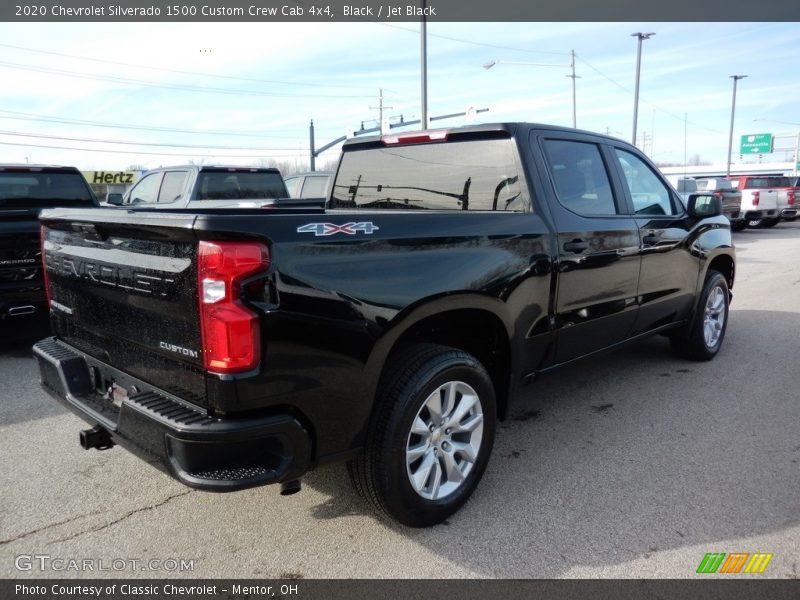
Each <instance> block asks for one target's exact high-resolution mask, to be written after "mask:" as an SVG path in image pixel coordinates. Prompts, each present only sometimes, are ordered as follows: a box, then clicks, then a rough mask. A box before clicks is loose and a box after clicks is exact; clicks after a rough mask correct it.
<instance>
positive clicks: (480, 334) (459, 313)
mask: <svg viewBox="0 0 800 600" xmlns="http://www.w3.org/2000/svg"><path fill="white" fill-rule="evenodd" d="M422 342H428V343H432V344H440V345H443V346H451V347H453V348H458V349H460V350H463V351H465V352H469V353H470V354H472V355H473V356H474V357H475V358H477V359H478V360H479V361H480V362H481V364H482V365H483V366H484V367H485V368H486V370H487V371H488V373H489V376H490V377H491V379H492V384H493V385H494V391H495V397H496V398H497V416H498V417H499V418H500V419H504V418H505V416H506V409H507V406H508V394H509V382H510V372H511V357H510V348H509V341H508V334H507V333H506V329H505V327H504V325H503V323H502V321H500V319H499V318H498V317H496V316H495V315H493V314H492V313H490V312H488V311H485V310H479V309H460V310H454V311H448V312H445V313H440V314H438V315H433V316H430V317H427V318H425V319H422V320H421V321H419V322H418V323H415V324H414V325H412V326H411V327H409V329H408V330H407V331H405V332H404V333H403V334H402V335H401V336H400V338H398V340H397V341H396V342H395V346H394V349H397V348H399V347H400V346H404V345H406V344H409V343H422Z"/></svg>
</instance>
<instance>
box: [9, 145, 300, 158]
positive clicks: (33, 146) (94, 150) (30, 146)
mask: <svg viewBox="0 0 800 600" xmlns="http://www.w3.org/2000/svg"><path fill="white" fill-rule="evenodd" d="M0 145H2V146H19V147H23V148H47V149H50V150H75V151H77V152H96V153H98V154H106V153H112V154H131V155H137V154H144V155H147V156H209V154H208V153H199V154H198V153H193V152H139V151H137V150H107V149H105V148H77V147H74V146H46V145H43V144H21V143H15V142H2V141H0ZM211 156H216V157H219V158H295V157H298V156H300V155H298V154H265V155H256V154H212V155H211Z"/></svg>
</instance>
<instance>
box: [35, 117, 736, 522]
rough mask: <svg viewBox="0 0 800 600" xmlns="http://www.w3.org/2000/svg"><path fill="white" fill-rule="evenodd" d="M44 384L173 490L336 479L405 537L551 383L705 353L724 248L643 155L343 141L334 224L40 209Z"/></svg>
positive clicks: (562, 147)
mask: <svg viewBox="0 0 800 600" xmlns="http://www.w3.org/2000/svg"><path fill="white" fill-rule="evenodd" d="M41 219H42V222H43V226H44V228H43V232H44V255H45V256H44V258H45V264H46V272H47V277H48V279H49V294H50V306H51V319H52V324H53V327H54V331H55V334H56V335H55V337H52V338H48V339H45V340H42V341H40V342H39V343H37V344H36V346H35V348H34V350H35V353H36V355H37V357H38V360H39V365H40V370H41V381H42V385H43V386H44V389H45V390H47V391H48V392H49V393H50V394H52V395H53V396H54V397H55V398H56V399H57V400H59V401H61V402H62V403H64V404H65V405H66V406H67V407H68V408H70V409H71V410H73V411H74V412H75V413H77V414H78V415H79V416H80V417H82V418H83V419H84V420H86V421H88V422H89V423H90V424H91V425H93V426H94V428H93V429H87V430H84V431H82V432H81V436H80V439H81V443H82V445H83V446H84V447H85V448H107V447H110V446H112V445H114V444H115V443H118V444H120V445H122V446H124V447H127V448H128V449H130V450H132V451H134V452H136V453H138V454H139V455H140V456H142V457H143V458H145V459H146V460H148V461H149V462H151V463H153V464H156V465H160V466H161V467H162V468H163V469H165V470H166V471H167V472H169V473H170V474H171V475H173V476H174V477H176V478H177V479H178V480H180V481H181V482H183V483H185V484H186V485H189V486H192V487H196V488H200V489H205V490H218V491H224V490H234V489H239V488H244V487H249V486H255V485H260V484H268V483H281V486H282V493H284V494H288V493H292V492H294V491H297V490H298V489H299V478H300V477H301V476H302V475H303V474H304V473H305V472H307V471H308V470H310V469H312V468H314V467H315V466H316V465H319V464H320V463H323V462H325V461H331V460H349V461H350V462H349V464H350V467H351V469H350V471H351V473H352V475H353V480H354V483H355V485H356V487H357V489H358V490H359V491H360V492H361V493H362V494H363V495H364V496H366V497H367V498H368V499H369V500H370V501H372V502H373V503H374V504H375V505H376V506H377V507H378V508H379V509H380V510H382V511H384V512H385V513H386V514H388V515H390V516H391V517H392V518H394V519H397V520H398V521H400V522H402V523H405V524H408V525H412V526H426V525H431V524H434V523H437V522H439V521H441V520H443V519H444V518H446V517H447V516H448V515H450V514H452V513H453V512H454V511H456V510H457V509H458V508H459V507H460V506H461V505H462V504H463V503H464V502H465V501H466V500H467V498H468V497H469V496H470V494H471V493H472V491H473V490H474V489H475V487H476V485H477V484H478V481H479V480H480V478H481V475H482V474H483V472H484V470H485V468H486V466H487V463H488V461H489V456H490V452H491V449H492V444H493V440H494V436H495V429H496V423H497V420H498V419H503V418H504V417H505V416H506V414H507V412H508V403H509V401H510V399H512V398H513V397H515V396H517V395H518V393H519V392H520V390H522V389H523V388H524V387H525V386H526V385H527V384H529V383H530V382H532V380H533V379H534V378H535V377H536V376H537V375H539V374H541V373H543V372H546V371H548V370H550V369H552V368H554V367H557V366H560V365H564V364H565V363H570V362H572V361H574V360H576V359H579V358H582V357H586V356H589V355H592V354H594V353H596V352H598V351H601V350H605V349H608V348H613V347H617V346H619V345H621V344H623V343H627V342H631V341H635V340H638V339H640V338H643V337H645V336H649V335H653V334H656V333H663V334H665V335H668V336H669V338H670V339H671V342H672V345H673V346H674V348H675V349H676V350H677V351H678V352H679V353H680V354H682V355H684V356H686V357H688V358H692V359H697V360H708V359H711V358H713V357H714V356H715V355H716V354H717V352H718V351H719V349H720V347H721V345H722V341H723V338H724V334H725V327H726V324H727V320H728V306H729V302H730V298H731V295H730V290H731V288H732V286H733V281H734V274H735V267H734V265H735V255H734V250H733V246H732V243H731V232H730V226H729V223H728V220H727V219H726V218H725V217H724V216H722V215H721V206H720V203H719V200H718V199H716V198H714V197H713V196H710V195H706V196H704V195H697V196H692V197H691V198H689V200H688V203H687V206H686V207H684V204H683V203H682V202H681V200H680V198H678V197H677V195H676V193H675V192H674V190H672V188H671V187H670V186H669V185H668V184H667V182H666V181H665V180H664V179H663V177H662V176H661V175H660V174H659V172H658V170H657V169H656V168H655V167H654V166H653V165H652V164H651V163H650V161H649V160H648V159H647V158H646V157H645V156H643V155H642V154H641V153H640V152H639V151H638V150H637V149H636V148H634V147H632V146H630V145H628V144H626V143H624V142H621V141H619V140H615V139H611V138H608V137H604V136H600V135H595V134H592V133H588V132H581V131H576V130H570V129H562V128H556V127H549V126H542V125H532V124H500V125H482V126H475V127H469V128H460V129H452V130H431V131H422V132H414V133H407V134H401V135H393V136H385V137H375V138H369V139H358V140H351V141H349V142H348V143H346V144H345V145H344V147H343V152H342V157H341V160H340V163H339V167H338V170H337V173H336V177H335V180H334V183H333V186H332V189H331V192H330V197H329V198H328V204H327V207H326V208H325V209H314V208H273V209H271V210H264V209H262V210H246V209H243V210H205V211H204V210H195V211H164V210H160V211H147V210H130V211H125V210H120V209H94V210H63V209H62V210H53V211H47V212H46V213H43V214H42V217H41Z"/></svg>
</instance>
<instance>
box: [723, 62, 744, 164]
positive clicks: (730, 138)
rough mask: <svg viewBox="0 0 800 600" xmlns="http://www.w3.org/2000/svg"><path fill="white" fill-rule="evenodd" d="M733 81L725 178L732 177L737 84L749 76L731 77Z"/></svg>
mask: <svg viewBox="0 0 800 600" xmlns="http://www.w3.org/2000/svg"><path fill="white" fill-rule="evenodd" d="M729 77H730V78H731V79H733V101H732V102H731V130H730V133H729V134H728V158H727V159H726V161H725V163H726V164H727V165H728V168H727V170H726V171H725V177H730V176H731V152H732V151H733V117H734V114H735V113H736V84H737V83H738V82H739V80H740V79H744V78H745V77H747V75H729Z"/></svg>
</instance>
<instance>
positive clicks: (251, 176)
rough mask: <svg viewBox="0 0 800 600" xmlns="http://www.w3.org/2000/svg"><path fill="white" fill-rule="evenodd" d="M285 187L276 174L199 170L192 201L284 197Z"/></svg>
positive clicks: (269, 172)
mask: <svg viewBox="0 0 800 600" xmlns="http://www.w3.org/2000/svg"><path fill="white" fill-rule="evenodd" d="M287 196H288V194H287V191H286V184H284V182H283V177H281V174H280V173H279V172H277V171H249V170H248V171H239V170H230V169H221V170H219V171H213V170H203V171H201V172H200V174H199V175H198V178H197V186H196V192H195V198H194V199H195V200H200V201H202V200H250V199H264V198H273V199H274V198H286V197H287Z"/></svg>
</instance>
